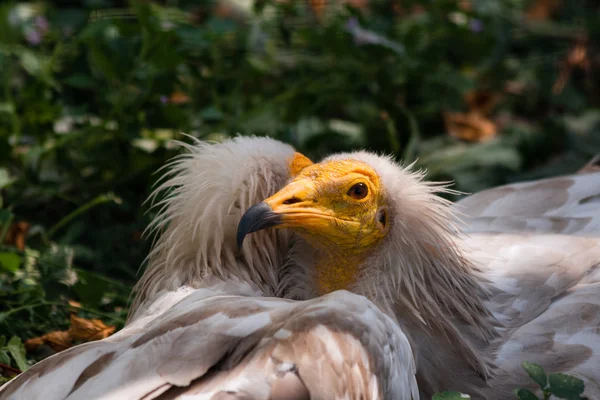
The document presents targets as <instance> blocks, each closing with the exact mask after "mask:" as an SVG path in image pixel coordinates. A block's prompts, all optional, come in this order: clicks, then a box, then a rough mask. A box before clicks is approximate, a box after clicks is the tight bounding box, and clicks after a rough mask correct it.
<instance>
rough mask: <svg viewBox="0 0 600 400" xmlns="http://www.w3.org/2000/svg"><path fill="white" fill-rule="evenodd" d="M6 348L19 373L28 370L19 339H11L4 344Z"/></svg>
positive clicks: (23, 349)
mask: <svg viewBox="0 0 600 400" xmlns="http://www.w3.org/2000/svg"><path fill="white" fill-rule="evenodd" d="M6 348H7V349H8V351H9V352H10V355H11V356H12V358H13V359H14V360H15V363H16V364H17V367H18V368H19V369H20V370H21V371H26V370H27V369H28V368H29V364H28V363H27V358H26V357H25V346H23V343H22V342H21V339H20V338H18V337H16V336H13V337H11V338H10V340H9V341H8V343H7V344H6Z"/></svg>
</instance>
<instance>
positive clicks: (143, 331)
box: [0, 289, 418, 400]
mask: <svg viewBox="0 0 600 400" xmlns="http://www.w3.org/2000/svg"><path fill="white" fill-rule="evenodd" d="M288 375H289V376H288ZM57 383H59V384H57ZM290 391H291V392H292V393H295V394H297V395H298V396H300V395H301V394H302V393H308V394H309V395H310V398H314V399H341V398H350V399H379V398H383V397H384V396H385V398H388V397H387V396H391V397H390V398H407V399H410V398H411V397H413V398H415V399H416V398H417V397H418V396H417V389H416V382H415V365H414V361H413V358H412V351H411V349H410V345H409V343H408V341H407V339H406V337H405V336H404V334H403V333H402V332H401V331H400V329H399V328H398V326H397V324H395V323H394V321H392V320H391V319H390V318H389V317H387V316H385V315H384V314H383V313H381V312H380V311H379V309H378V308H376V307H375V306H374V305H373V304H372V303H370V302H369V301H368V300H366V299H365V298H363V297H360V296H356V295H353V294H350V293H349V292H337V293H334V294H331V295H328V296H325V297H322V298H318V299H314V300H309V301H303V302H295V301H288V300H283V299H276V298H257V297H242V296H232V295H225V294H222V295H215V293H214V291H212V290H210V289H198V290H195V291H193V292H192V293H191V294H189V295H187V297H185V298H184V299H182V300H181V301H180V302H179V303H177V304H176V305H175V306H173V307H171V308H170V309H168V310H167V311H166V312H164V313H162V314H160V315H159V316H158V317H157V318H155V319H153V320H151V321H149V322H148V323H146V324H144V325H143V326H142V325H141V323H138V325H135V324H132V325H131V327H126V328H124V329H123V330H122V331H121V332H119V334H117V335H115V336H114V337H112V338H109V339H106V340H103V341H101V342H95V343H91V344H87V345H83V346H78V347H75V348H73V349H70V350H69V351H66V352H63V353H59V354H57V355H55V356H53V357H51V358H49V359H47V360H44V361H42V362H40V363H38V364H36V365H35V366H33V367H32V368H31V369H30V370H29V371H27V373H25V374H22V375H20V376H19V377H17V378H15V379H14V380H13V381H12V382H11V383H9V384H8V385H7V386H5V387H3V390H2V391H0V397H1V398H3V399H21V398H39V397H40V396H42V395H43V396H44V398H45V399H84V398H86V399H88V398H115V399H116V398H118V399H141V398H144V399H151V398H177V397H179V396H181V395H183V394H187V395H190V394H195V395H198V396H200V395H204V396H205V397H202V396H200V397H199V398H211V396H216V397H215V398H220V397H223V396H227V395H231V396H234V395H235V396H237V397H234V398H244V396H246V397H247V398H251V399H256V400H262V399H264V400H267V399H273V400H274V399H276V398H278V397H279V398H281V399H283V398H285V397H284V396H283V395H284V394H285V393H286V392H290ZM221 392H223V393H221ZM219 393H220V394H219ZM298 398H302V397H298Z"/></svg>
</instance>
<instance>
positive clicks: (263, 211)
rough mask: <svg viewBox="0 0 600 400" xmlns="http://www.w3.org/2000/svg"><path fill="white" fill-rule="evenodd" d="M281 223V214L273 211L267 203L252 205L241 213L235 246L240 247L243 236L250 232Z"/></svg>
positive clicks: (242, 242)
mask: <svg viewBox="0 0 600 400" xmlns="http://www.w3.org/2000/svg"><path fill="white" fill-rule="evenodd" d="M280 223H281V216H280V215H278V214H276V213H274V212H273V210H272V209H271V207H270V206H269V205H268V204H267V203H259V204H257V205H255V206H252V207H250V208H249V209H248V211H246V213H245V214H244V215H242V219H240V223H239V224H238V230H237V247H238V249H240V250H241V249H242V245H243V244H244V238H245V237H246V235H248V234H249V233H252V232H256V231H260V230H262V229H266V228H270V227H272V226H275V225H279V224H280Z"/></svg>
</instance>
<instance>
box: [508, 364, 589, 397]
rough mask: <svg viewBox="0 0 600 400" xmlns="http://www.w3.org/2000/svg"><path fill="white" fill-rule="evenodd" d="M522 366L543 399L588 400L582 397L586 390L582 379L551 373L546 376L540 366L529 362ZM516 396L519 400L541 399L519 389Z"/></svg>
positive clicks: (530, 392)
mask: <svg viewBox="0 0 600 400" xmlns="http://www.w3.org/2000/svg"><path fill="white" fill-rule="evenodd" d="M522 365H523V369H524V370H525V371H526V372H527V374H528V375H529V377H530V378H531V379H533V381H534V382H535V383H537V384H538V386H539V387H540V391H541V393H542V399H544V400H548V399H551V398H559V399H567V400H585V399H586V398H585V397H581V395H582V394H583V391H584V389H585V387H584V384H583V381H582V380H581V379H578V378H575V377H574V376H570V375H566V374H561V373H551V374H549V375H546V372H545V371H544V369H543V368H542V367H541V366H540V365H538V364H536V363H532V362H528V361H525V362H523V364H522ZM515 394H516V395H517V398H518V399H519V400H539V398H538V397H537V396H536V395H535V394H534V393H533V392H532V391H530V390H528V389H517V390H515Z"/></svg>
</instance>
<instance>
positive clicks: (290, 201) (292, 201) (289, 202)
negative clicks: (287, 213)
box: [283, 197, 300, 204]
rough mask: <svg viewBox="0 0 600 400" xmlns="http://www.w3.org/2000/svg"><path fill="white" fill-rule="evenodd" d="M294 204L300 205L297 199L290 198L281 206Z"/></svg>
mask: <svg viewBox="0 0 600 400" xmlns="http://www.w3.org/2000/svg"><path fill="white" fill-rule="evenodd" d="M296 203H300V199H299V198H297V197H292V198H290V199H287V200H285V201H284V202H283V204H296Z"/></svg>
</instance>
